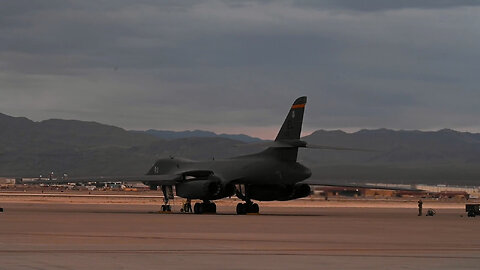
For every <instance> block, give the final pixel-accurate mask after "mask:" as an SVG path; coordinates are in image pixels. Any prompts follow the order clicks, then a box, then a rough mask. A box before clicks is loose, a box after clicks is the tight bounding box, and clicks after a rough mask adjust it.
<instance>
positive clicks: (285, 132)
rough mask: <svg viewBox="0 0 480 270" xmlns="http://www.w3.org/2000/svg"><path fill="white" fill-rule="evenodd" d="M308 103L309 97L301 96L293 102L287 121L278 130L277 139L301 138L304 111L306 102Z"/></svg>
mask: <svg viewBox="0 0 480 270" xmlns="http://www.w3.org/2000/svg"><path fill="white" fill-rule="evenodd" d="M306 103H307V97H299V98H297V100H295V102H294V103H293V105H292V107H291V108H290V111H289V112H288V115H287V117H286V118H285V122H283V125H282V128H281V129H280V131H279V132H278V135H277V138H275V141H285V140H299V139H300V133H301V132H302V123H303V113H304V112H305V104H306Z"/></svg>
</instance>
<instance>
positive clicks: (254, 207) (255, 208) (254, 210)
mask: <svg viewBox="0 0 480 270" xmlns="http://www.w3.org/2000/svg"><path fill="white" fill-rule="evenodd" d="M248 210H249V211H248V212H249V213H255V214H258V212H260V208H259V207H258V204H256V203H254V204H252V205H251V206H250V207H249V209H248Z"/></svg>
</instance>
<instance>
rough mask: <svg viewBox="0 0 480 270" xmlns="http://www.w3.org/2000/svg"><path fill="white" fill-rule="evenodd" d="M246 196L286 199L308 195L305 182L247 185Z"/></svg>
mask: <svg viewBox="0 0 480 270" xmlns="http://www.w3.org/2000/svg"><path fill="white" fill-rule="evenodd" d="M247 192H248V197H249V198H250V199H254V200H258V201H288V200H294V199H299V198H303V197H307V196H308V195H310V193H311V190H310V186H309V185H307V184H296V185H293V186H286V185H249V186H248V187H247Z"/></svg>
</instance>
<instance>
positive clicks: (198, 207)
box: [193, 202, 217, 214]
mask: <svg viewBox="0 0 480 270" xmlns="http://www.w3.org/2000/svg"><path fill="white" fill-rule="evenodd" d="M193 212H194V213H195V214H203V213H212V214H215V213H216V212H217V205H216V204H215V203H213V202H203V203H195V205H194V206H193Z"/></svg>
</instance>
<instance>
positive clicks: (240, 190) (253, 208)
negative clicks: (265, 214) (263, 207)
mask: <svg viewBox="0 0 480 270" xmlns="http://www.w3.org/2000/svg"><path fill="white" fill-rule="evenodd" d="M235 195H237V197H238V198H239V199H240V200H243V201H245V203H239V204H237V215H246V214H258V213H259V212H260V209H259V207H258V204H256V203H253V202H252V201H251V200H250V198H249V197H248V192H247V187H246V186H244V185H237V186H236V188H235Z"/></svg>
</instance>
